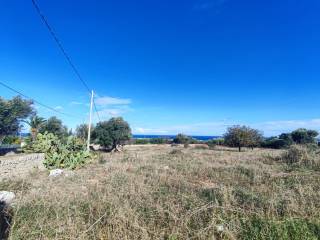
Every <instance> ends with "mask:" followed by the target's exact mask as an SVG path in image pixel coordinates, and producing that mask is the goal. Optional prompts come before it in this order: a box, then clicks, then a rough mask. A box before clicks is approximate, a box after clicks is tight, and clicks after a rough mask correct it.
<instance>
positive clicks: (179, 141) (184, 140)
mask: <svg viewBox="0 0 320 240" xmlns="http://www.w3.org/2000/svg"><path fill="white" fill-rule="evenodd" d="M190 140H191V138H190V137H189V136H187V135H184V134H181V133H179V134H178V135H177V136H176V137H175V138H174V139H173V143H176V144H185V143H190Z"/></svg>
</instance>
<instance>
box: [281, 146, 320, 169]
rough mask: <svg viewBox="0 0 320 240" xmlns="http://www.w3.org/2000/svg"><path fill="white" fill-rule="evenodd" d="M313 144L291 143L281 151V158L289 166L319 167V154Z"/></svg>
mask: <svg viewBox="0 0 320 240" xmlns="http://www.w3.org/2000/svg"><path fill="white" fill-rule="evenodd" d="M317 150H318V149H317V146H315V145H313V144H312V145H292V146H291V147H290V148H289V149H288V151H286V152H285V153H283V155H282V156H281V160H282V161H283V162H284V163H286V164H288V165H289V166H300V167H301V166H303V167H307V168H313V169H320V156H319V152H317Z"/></svg>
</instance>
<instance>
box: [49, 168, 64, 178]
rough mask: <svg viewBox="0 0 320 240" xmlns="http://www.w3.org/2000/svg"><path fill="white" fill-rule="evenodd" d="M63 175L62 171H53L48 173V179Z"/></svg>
mask: <svg viewBox="0 0 320 240" xmlns="http://www.w3.org/2000/svg"><path fill="white" fill-rule="evenodd" d="M62 173H63V170H62V169H54V170H51V171H50V174H49V177H58V176H60V175H61V174H62Z"/></svg>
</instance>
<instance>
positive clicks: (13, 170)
mask: <svg viewBox="0 0 320 240" xmlns="http://www.w3.org/2000/svg"><path fill="white" fill-rule="evenodd" d="M43 160H44V154H43V153H32V154H16V155H10V156H4V157H0V180H1V179H4V178H14V177H23V176H25V175H27V174H28V173H29V172H30V171H31V170H33V169H35V168H37V169H39V168H40V169H44V166H43Z"/></svg>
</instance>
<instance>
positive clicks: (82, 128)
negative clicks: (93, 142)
mask: <svg viewBox="0 0 320 240" xmlns="http://www.w3.org/2000/svg"><path fill="white" fill-rule="evenodd" d="M88 131H89V128H88V124H85V123H83V124H80V125H79V126H77V128H76V131H75V135H76V137H77V138H80V139H82V140H84V141H86V140H87V138H88ZM91 131H93V126H91Z"/></svg>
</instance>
